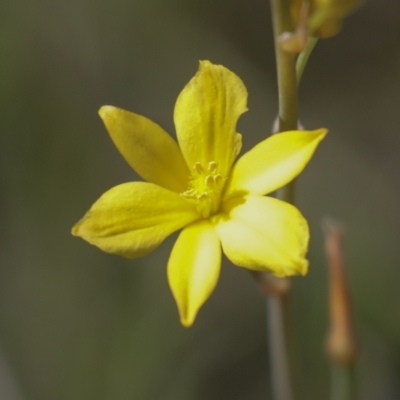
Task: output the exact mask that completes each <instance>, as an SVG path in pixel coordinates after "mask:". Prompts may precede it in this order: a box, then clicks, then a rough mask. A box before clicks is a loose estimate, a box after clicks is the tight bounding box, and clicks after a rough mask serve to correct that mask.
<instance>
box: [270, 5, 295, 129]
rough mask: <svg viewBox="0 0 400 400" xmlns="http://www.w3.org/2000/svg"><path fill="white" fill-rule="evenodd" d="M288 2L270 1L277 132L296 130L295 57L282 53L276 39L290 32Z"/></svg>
mask: <svg viewBox="0 0 400 400" xmlns="http://www.w3.org/2000/svg"><path fill="white" fill-rule="evenodd" d="M289 6H290V2H289V1H288V0H271V12H272V24H273V30H274V38H275V57H276V69H277V76H278V96H279V131H280V132H283V131H289V130H293V129H296V128H297V119H298V112H297V78H296V56H295V54H291V53H288V52H286V51H284V50H283V49H282V48H281V46H280V45H279V42H278V38H279V37H280V35H281V34H282V33H284V32H291V31H292V21H291V16H290V12H289Z"/></svg>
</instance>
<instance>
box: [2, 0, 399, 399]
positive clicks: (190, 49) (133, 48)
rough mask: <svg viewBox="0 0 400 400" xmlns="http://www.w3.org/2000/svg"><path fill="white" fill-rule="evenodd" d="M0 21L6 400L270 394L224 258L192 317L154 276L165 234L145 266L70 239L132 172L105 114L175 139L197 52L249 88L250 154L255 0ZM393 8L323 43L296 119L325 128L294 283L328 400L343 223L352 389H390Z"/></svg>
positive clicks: (373, 11)
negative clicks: (331, 272)
mask: <svg viewBox="0 0 400 400" xmlns="http://www.w3.org/2000/svg"><path fill="white" fill-rule="evenodd" d="M1 9H2V12H1V14H0V54H1V58H0V102H1V108H0V399H1V400H54V399H57V400H92V399H93V400H172V399H173V400H221V399H227V400H242V399H246V400H247V399H248V400H258V399H260V400H261V399H268V398H270V397H269V396H268V393H269V385H270V382H269V378H268V349H267V343H266V321H265V314H266V311H265V304H264V302H265V300H264V299H263V297H262V296H261V295H260V294H259V292H258V290H257V287H256V285H255V283H254V282H253V280H252V278H251V277H250V275H249V274H248V273H247V272H246V271H244V270H242V269H240V268H236V267H233V266H232V265H230V264H229V263H228V262H227V261H226V260H225V261H224V265H223V271H222V276H221V280H220V282H219V285H218V287H217V289H216V291H215V292H214V294H213V295H212V297H211V298H210V300H209V301H208V302H207V303H206V305H205V306H204V307H203V309H202V310H201V312H200V314H199V316H198V318H197V321H196V323H195V325H194V326H193V327H192V328H191V329H189V330H188V329H184V328H182V327H181V326H180V324H179V320H178V315H177V310H176V307H175V304H174V301H173V298H172V295H171V293H170V291H169V288H168V284H167V280H166V272H165V271H166V269H165V267H166V262H167V258H168V254H169V252H170V249H171V246H172V243H173V239H174V238H172V239H171V240H167V241H166V242H165V243H164V244H163V245H162V246H161V247H160V248H159V249H158V250H157V251H155V252H154V253H152V254H151V255H149V256H147V257H145V258H143V259H139V260H133V261H132V260H125V259H120V258H118V257H116V256H111V255H108V254H105V253H102V252H101V251H99V250H98V249H97V248H95V247H93V246H90V245H88V244H87V243H85V242H83V241H82V240H80V239H77V238H74V237H72V236H71V235H70V229H71V226H72V225H73V224H74V223H75V222H76V221H77V220H78V219H79V218H80V217H81V216H82V215H83V214H84V212H85V211H86V210H87V209H88V208H89V206H90V205H91V204H92V203H93V202H94V201H95V200H96V199H97V198H98V197H99V196H100V195H101V194H102V193H103V192H104V191H106V190H107V189H109V188H111V187H112V186H115V185H116V184H119V183H122V182H126V181H131V180H134V179H137V177H136V176H135V174H134V173H133V172H132V171H131V170H130V168H129V166H128V165H127V164H126V163H125V161H124V160H123V159H122V157H121V156H120V155H119V154H118V152H117V150H116V149H115V148H114V146H113V144H112V143H111V141H110V139H109V137H108V135H107V133H106V131H105V129H104V127H103V125H102V123H101V121H100V118H99V117H98V116H97V110H98V109H99V107H100V106H101V105H104V104H111V105H115V106H119V107H122V108H126V109H129V110H133V111H135V112H137V113H140V114H143V115H146V116H148V117H149V118H151V119H153V120H154V121H157V122H158V123H159V124H160V125H161V126H163V127H164V128H166V129H167V130H168V131H169V132H171V133H173V132H174V127H173V122H172V112H173V107H174V102H175V99H176V97H177V95H178V93H179V92H180V90H181V89H182V88H183V86H184V85H185V84H186V83H187V82H188V80H189V79H190V78H191V77H192V76H193V75H194V73H195V72H196V70H197V66H198V60H201V59H209V60H211V61H212V62H214V63H220V64H224V65H225V66H227V67H228V68H230V69H231V70H233V71H234V72H236V73H237V74H238V75H239V76H240V77H241V78H242V79H243V81H244V82H245V84H246V85H247V87H248V90H249V93H250V98H249V109H250V111H249V112H248V113H247V114H245V115H244V116H243V117H242V118H241V120H240V124H239V131H240V132H242V133H243V137H244V149H248V148H250V147H251V146H253V145H254V144H255V143H257V142H258V141H259V140H261V139H262V138H264V137H266V136H267V135H268V134H269V132H270V130H271V125H272V123H273V121H274V119H275V116H276V113H277V90H276V76H275V64H274V55H273V43H272V33H271V23H270V14H269V4H268V1H267V0H263V1H261V0H246V1H243V0H212V1H211V0H202V1H200V0H191V1H187V0H186V1H185V0H170V1H168V2H167V1H164V0H113V1H105V0H69V1H61V0H36V1H28V0H13V1H8V2H7V1H4V0H3V1H2V2H1ZM399 106H400V3H399V2H398V1H397V0H369V1H368V2H366V4H365V5H364V7H363V8H361V9H360V10H359V11H358V12H357V13H355V14H354V15H352V16H351V17H349V18H347V19H346V21H345V24H344V27H343V30H342V32H341V33H340V34H339V35H338V36H337V37H335V38H332V39H329V40H326V41H321V42H320V43H319V44H318V45H317V48H316V50H315V51H314V53H313V55H312V57H311V59H310V62H309V65H308V67H307V69H306V72H305V75H304V77H303V81H302V84H301V92H300V111H301V121H302V123H303V125H304V126H305V127H307V128H310V129H313V128H319V127H321V126H325V127H328V128H329V131H330V133H329V136H328V137H327V139H326V140H325V141H324V143H323V144H322V145H321V147H320V149H319V150H318V152H317V154H316V156H315V157H314V159H313V160H312V162H311V163H310V164H309V166H308V167H307V169H306V170H305V172H304V174H303V175H302V176H301V177H300V179H299V181H298V186H297V188H298V192H297V198H298V205H299V207H300V208H301V210H302V212H303V213H304V214H305V215H306V217H307V218H308V219H309V222H310V227H311V231H312V241H311V249H310V254H309V258H310V260H311V269H310V273H309V275H308V276H307V277H305V278H297V279H295V282H294V297H293V306H294V313H295V326H294V329H295V338H296V341H297V345H298V359H299V364H300V366H301V369H300V373H301V378H302V379H301V380H302V386H303V390H304V394H305V396H304V398H305V399H310V400H311V399H313V400H314V399H325V398H327V395H328V381H329V368H328V365H327V362H326V359H325V356H324V352H323V343H324V337H325V334H326V331H327V324H328V321H327V301H326V298H327V273H326V262H325V258H324V253H323V235H322V231H321V228H320V224H321V220H322V218H323V217H325V216H331V217H333V218H336V219H339V220H341V221H342V222H343V223H344V224H345V226H346V251H347V261H348V268H349V277H350V282H351V287H352V295H353V301H354V308H355V314H356V325H357V333H358V338H359V341H360V358H359V362H358V370H357V375H358V386H359V393H360V395H359V398H360V399H362V400H375V399H377V400H378V399H379V400H391V399H393V400H396V399H399V398H400V312H399V310H400V290H399V283H400V265H399V264H400V241H399V239H400V213H399V204H400V179H399V166H400V165H399V150H400V112H399Z"/></svg>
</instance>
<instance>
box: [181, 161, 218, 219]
mask: <svg viewBox="0 0 400 400" xmlns="http://www.w3.org/2000/svg"><path fill="white" fill-rule="evenodd" d="M217 172H218V163H217V162H215V161H210V162H209V163H208V165H207V167H204V166H203V165H202V164H201V163H200V162H196V163H195V164H194V165H193V173H192V179H191V180H190V183H189V187H188V188H187V190H186V191H185V192H183V193H182V195H183V196H184V197H185V198H187V199H188V200H191V201H193V202H194V203H195V204H196V208H197V211H198V212H199V214H200V215H201V216H202V217H203V218H208V217H209V216H210V215H212V214H214V213H216V212H217V211H218V208H219V202H220V197H221V191H222V188H223V185H224V178H223V177H222V175H220V174H218V173H217Z"/></svg>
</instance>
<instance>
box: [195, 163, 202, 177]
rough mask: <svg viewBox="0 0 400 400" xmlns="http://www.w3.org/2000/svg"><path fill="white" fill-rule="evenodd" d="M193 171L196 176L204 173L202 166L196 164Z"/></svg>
mask: <svg viewBox="0 0 400 400" xmlns="http://www.w3.org/2000/svg"><path fill="white" fill-rule="evenodd" d="M193 169H194V170H195V171H196V172H197V173H198V174H202V173H203V172H204V168H203V166H202V165H201V164H200V163H199V162H197V163H196V164H194V165H193Z"/></svg>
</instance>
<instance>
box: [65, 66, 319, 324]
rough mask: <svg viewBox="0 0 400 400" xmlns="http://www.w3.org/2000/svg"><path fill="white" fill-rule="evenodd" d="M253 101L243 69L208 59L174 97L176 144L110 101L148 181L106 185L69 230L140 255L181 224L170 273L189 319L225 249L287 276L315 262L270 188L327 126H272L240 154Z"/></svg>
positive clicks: (240, 260) (126, 151)
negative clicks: (242, 123) (243, 119)
mask: <svg viewBox="0 0 400 400" xmlns="http://www.w3.org/2000/svg"><path fill="white" fill-rule="evenodd" d="M246 103H247V91H246V88H245V86H244V84H243V82H242V81H241V80H240V78H239V77H238V76H236V75H235V74H234V73H233V72H231V71H229V70H228V69H227V68H225V67H223V66H221V65H213V64H211V63H210V62H209V61H202V62H201V63H200V67H199V70H198V72H197V74H196V75H195V76H194V78H192V79H191V81H190V82H189V83H188V84H187V85H186V87H185V88H184V89H183V91H182V92H181V93H180V95H179V97H178V99H177V102H176V105H175V111H174V122H175V127H176V134H177V138H178V143H179V145H178V143H177V142H176V141H175V140H174V139H173V138H172V137H171V136H169V135H168V134H167V133H166V132H165V131H164V130H163V129H162V128H161V127H160V126H158V125H157V124H155V123H154V122H152V121H151V120H149V119H147V118H145V117H143V116H140V115H137V114H134V113H131V112H128V111H124V110H121V109H119V108H115V107H111V106H104V107H102V108H101V109H100V112H99V113H100V116H101V118H102V119H103V121H104V124H105V125H106V128H107V130H108V132H109V133H110V136H111V138H112V140H113V141H114V143H115V145H116V146H117V148H118V149H119V151H120V152H121V154H122V155H123V157H124V158H125V159H126V161H127V162H128V163H129V164H130V165H131V167H132V168H133V169H134V170H135V171H136V172H137V173H138V174H139V175H140V176H141V177H142V178H143V179H144V180H145V181H146V182H130V183H123V184H121V185H118V186H116V187H114V188H112V189H111V190H109V191H108V192H106V193H104V194H103V195H102V196H101V197H100V198H99V200H97V201H96V202H95V203H94V204H93V206H92V208H91V209H90V210H89V211H88V212H87V214H86V215H85V216H84V218H83V219H82V220H81V221H80V222H78V223H77V224H76V225H75V226H74V228H73V230H72V232H73V234H74V235H76V236H80V237H82V238H83V239H85V240H87V241H88V242H89V243H92V244H94V245H96V246H98V247H99V248H100V249H102V250H104V251H106V252H109V253H113V254H118V255H121V256H124V257H128V258H135V257H140V256H143V255H145V254H147V253H149V252H151V251H152V250H154V249H155V248H156V247H157V246H158V245H160V243H161V242H162V241H163V240H164V239H165V238H166V237H167V236H169V235H170V234H171V233H173V232H175V231H177V230H179V229H182V228H183V229H182V231H181V233H180V234H179V237H178V239H177V241H176V243H175V245H174V247H173V250H172V252H171V255H170V258H169V261H168V280H169V284H170V287H171V290H172V292H173V294H174V297H175V300H176V302H177V305H178V309H179V314H180V318H181V322H182V324H183V325H184V326H190V325H192V323H193V321H194V319H195V317H196V314H197V312H198V310H199V309H200V307H201V306H202V305H203V303H204V302H205V301H206V300H207V298H208V297H209V296H210V294H211V292H212V291H213V290H214V288H215V286H216V284H217V281H218V277H219V274H220V267H221V253H222V251H223V252H224V253H225V254H226V256H227V257H228V259H229V260H230V261H232V263H233V264H236V265H237V266H240V267H245V268H248V269H250V270H257V271H270V272H272V273H274V274H275V275H277V276H280V277H282V276H289V275H295V274H302V275H304V274H306V272H307V269H308V262H307V260H306V259H305V255H306V252H307V247H308V239H309V233H308V226H307V222H306V220H305V219H304V217H303V216H302V215H301V214H300V212H299V211H298V210H297V208H295V207H294V206H292V205H290V204H288V203H285V202H283V201H280V200H277V199H275V198H272V197H265V195H266V194H268V193H271V192H273V191H275V190H276V189H278V188H280V187H281V186H283V185H285V184H287V183H289V182H290V181H291V180H292V179H293V178H294V177H295V176H297V175H298V174H299V173H300V172H301V171H302V170H303V168H304V166H305V165H306V164H307V162H308V161H309V159H310V158H311V156H312V154H313V153H314V151H315V148H316V147H317V145H318V143H319V142H320V141H321V140H322V138H323V137H324V136H325V134H326V130H325V129H319V130H316V131H290V132H284V133H278V134H275V135H272V136H271V137H269V138H268V139H266V140H264V141H262V142H261V143H259V144H258V145H257V146H255V147H254V148H253V149H252V150H250V151H249V152H247V153H246V154H244V155H243V156H242V157H240V158H239V160H238V161H237V162H236V163H234V161H235V158H236V156H237V155H238V153H239V151H240V148H241V135H240V134H239V133H237V132H236V123H237V120H238V118H239V116H240V115H241V114H242V113H244V112H245V111H247V107H246ZM221 248H222V249H221Z"/></svg>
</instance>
